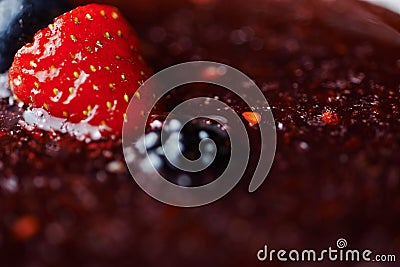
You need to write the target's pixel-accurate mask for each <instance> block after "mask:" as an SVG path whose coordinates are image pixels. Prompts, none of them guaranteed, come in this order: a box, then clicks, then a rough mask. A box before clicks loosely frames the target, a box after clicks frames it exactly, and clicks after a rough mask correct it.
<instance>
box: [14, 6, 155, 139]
mask: <svg viewBox="0 0 400 267" xmlns="http://www.w3.org/2000/svg"><path fill="white" fill-rule="evenodd" d="M138 45H139V43H138V40H137V38H136V36H135V33H134V31H133V29H132V28H131V27H130V25H129V23H128V22H127V21H126V20H125V19H124V18H123V17H122V15H121V14H120V12H119V11H118V10H117V9H116V8H114V7H111V6H106V5H98V4H91V5H87V6H82V7H78V8H76V9H74V10H72V11H70V12H67V13H65V14H63V15H61V16H60V17H58V18H56V19H55V20H54V24H51V25H49V27H48V28H46V29H43V30H41V31H39V32H38V33H36V35H35V36H34V42H33V43H32V44H28V45H26V46H25V47H23V48H22V49H21V50H20V51H19V52H18V53H17V55H16V56H15V59H14V63H13V65H12V67H11V69H10V72H9V78H10V84H11V87H12V89H13V92H14V94H15V96H16V97H17V98H18V99H19V100H20V101H22V102H24V103H25V104H29V106H30V107H33V108H43V109H45V110H47V112H48V113H49V114H50V115H52V116H53V117H58V118H65V120H66V121H67V122H69V123H80V122H85V123H86V122H87V123H89V124H90V125H92V126H99V127H101V129H102V131H103V132H104V131H108V132H109V133H110V134H112V135H117V136H118V135H120V134H121V130H122V124H123V121H124V119H126V115H125V112H126V109H127V106H128V102H129V100H130V99H131V97H134V94H135V91H136V90H137V88H138V87H139V85H140V84H141V83H142V82H143V81H144V80H145V79H146V78H147V77H148V75H149V73H150V72H149V70H148V68H147V66H146V64H145V63H144V62H143V60H142V57H141V56H140V54H139V52H138ZM136 96H137V97H140V96H139V95H136ZM104 129H107V130H104Z"/></svg>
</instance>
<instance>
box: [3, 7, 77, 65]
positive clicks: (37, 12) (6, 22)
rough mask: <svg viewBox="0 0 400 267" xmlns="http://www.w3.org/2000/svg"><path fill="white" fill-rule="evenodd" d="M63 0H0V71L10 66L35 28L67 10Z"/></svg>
mask: <svg viewBox="0 0 400 267" xmlns="http://www.w3.org/2000/svg"><path fill="white" fill-rule="evenodd" d="M69 9H70V4H69V3H68V2H67V1H64V0H57V1H54V0H0V72H1V73H3V72H5V71H6V70H7V69H8V68H9V67H10V65H11V63H12V61H13V58H14V55H15V54H16V52H17V51H18V49H19V48H21V47H22V46H23V45H25V44H26V43H28V42H31V41H32V38H33V35H34V34H35V32H37V31H38V30H40V29H42V28H44V27H46V26H47V25H48V24H50V23H52V21H53V19H54V18H55V17H57V16H58V15H60V14H62V13H64V12H66V11H68V10H69Z"/></svg>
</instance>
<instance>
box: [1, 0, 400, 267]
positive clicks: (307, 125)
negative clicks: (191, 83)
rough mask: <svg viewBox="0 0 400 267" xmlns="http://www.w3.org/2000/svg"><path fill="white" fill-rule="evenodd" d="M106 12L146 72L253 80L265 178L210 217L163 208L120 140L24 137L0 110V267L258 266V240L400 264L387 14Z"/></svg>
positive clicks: (229, 5) (195, 6) (334, 8)
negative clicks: (184, 67)
mask: <svg viewBox="0 0 400 267" xmlns="http://www.w3.org/2000/svg"><path fill="white" fill-rule="evenodd" d="M76 2H78V1H76ZM83 2H85V3H87V2H88V1H79V3H83ZM102 2H106V1H102ZM108 2H111V1H108ZM75 4H76V3H75ZM115 4H116V5H118V6H120V7H121V10H122V11H123V12H124V13H125V14H126V16H127V17H129V18H130V20H131V22H132V24H133V25H134V27H135V28H136V30H137V32H138V35H139V37H140V38H141V40H142V43H143V51H144V55H145V58H146V60H147V61H148V63H149V65H150V66H151V67H152V68H153V70H154V72H156V71H159V70H161V69H163V68H165V67H167V66H170V65H173V64H176V63H180V62H185V61H189V60H212V61H219V62H223V63H227V64H230V65H232V66H233V67H236V68H238V69H239V70H241V71H243V72H245V73H246V74H247V75H249V76H250V77H251V78H253V79H254V80H255V81H256V83H257V85H258V86H259V87H260V88H262V90H263V93H264V94H265V96H266V97H267V99H268V102H269V104H270V106H271V108H272V111H273V114H274V117H275V123H276V126H277V134H278V145H277V153H276V158H275V163H274V165H273V167H272V170H271V172H270V174H269V176H268V179H267V180H266V182H265V184H263V185H262V187H261V188H260V189H259V190H258V191H256V192H255V193H253V194H249V193H248V192H247V187H248V183H249V179H250V176H249V175H247V176H246V177H245V179H243V180H242V181H241V182H240V184H239V186H238V187H237V188H235V189H234V190H233V191H232V192H231V193H230V194H228V195H227V196H226V197H224V198H223V199H222V200H219V201H217V202H216V203H214V204H212V205H209V206H206V207H201V208H194V209H178V208H173V207H169V206H166V205H163V204H161V203H158V202H156V201H155V200H153V199H151V198H150V197H148V196H147V195H146V194H145V193H144V192H143V191H141V190H140V188H139V187H138V186H137V185H136V184H135V183H134V181H133V179H132V178H131V177H130V175H129V173H128V171H127V169H126V167H125V163H124V160H123V155H122V149H121V144H120V142H119V141H113V142H103V143H91V144H85V143H81V142H78V141H75V140H73V139H72V138H70V137H67V136H61V137H60V136H57V135H56V134H55V135H52V134H48V133H40V132H38V133H36V134H32V133H27V132H26V131H25V130H23V129H21V128H20V127H19V126H17V125H16V123H17V121H18V116H19V115H20V114H21V109H20V108H18V107H16V106H10V105H9V101H8V99H5V100H2V101H0V146H1V148H0V261H1V264H0V265H1V266H29V267H31V266H32V267H39V266H74V265H77V266H88V267H91V266H100V267H102V266H110V265H115V266H158V265H160V263H162V265H163V266H183V265H184V264H186V265H191V266H259V265H260V266H262V265H264V264H266V263H259V262H257V258H256V253H257V251H258V250H259V249H260V248H262V247H263V246H264V244H268V245H269V246H270V247H273V248H276V249H279V248H287V249H291V248H298V249H305V248H316V249H318V248H326V247H329V246H335V244H336V240H337V239H338V238H346V239H347V241H348V243H349V247H351V248H360V249H365V248H369V249H371V250H373V251H374V252H376V253H387V254H396V253H397V256H398V258H399V257H400V255H399V254H398V248H399V247H400V230H399V227H398V225H399V219H400V217H399V216H400V215H399V214H400V198H399V193H400V165H399V162H400V154H399V149H400V110H399V103H400V102H399V101H400V34H399V30H400V16H398V15H396V14H393V13H391V12H389V11H385V10H383V9H381V8H378V7H374V6H372V5H369V4H366V3H361V2H356V1H348V0H343V1H317V0H309V1H306V0H302V1H289V0H286V1H261V0H257V1H247V2H246V3H244V2H243V1H236V0H235V1H225V0H221V1H215V0H214V1H213V0H196V1H195V0H193V1H192V2H186V1H168V2H167V1H156V0H150V1H144V0H143V1H142V0H140V1H134V2H133V3H132V2H131V1H122V0H120V1H115ZM193 95H194V93H193V92H191V91H190V92H187V94H182V93H180V94H179V95H178V94H176V95H174V94H172V97H171V99H170V100H169V102H168V105H171V106H173V105H174V104H176V103H179V101H181V100H183V99H186V98H188V97H191V96H193ZM210 96H213V95H210ZM218 96H219V97H220V99H221V100H227V99H230V95H229V94H224V93H218ZM235 104H236V103H235V102H234V103H232V105H233V106H234V107H235V108H236V109H237V110H239V111H240V112H242V111H243V110H241V108H242V107H241V106H240V105H239V104H237V106H235ZM263 108H265V107H263V106H260V107H256V110H257V109H263ZM255 130H256V129H255V128H249V131H250V132H252V131H255ZM253 134H255V133H253ZM252 146H253V150H254V151H257V142H252ZM256 158H257V156H256V155H255V154H253V155H252V163H253V164H254V162H255V160H256ZM331 264H332V265H331V266H337V263H331ZM363 264H364V263H360V264H359V265H357V266H364V265H363ZM273 265H274V266H281V265H280V263H278V262H275V263H273ZM286 265H288V266H308V265H309V264H307V263H304V264H303V265H301V264H296V265H294V264H293V265H290V264H282V266H286ZM343 265H344V266H347V265H346V263H343ZM354 265H355V264H350V263H348V266H354ZM368 266H397V265H396V264H393V263H392V264H390V263H386V264H383V265H368Z"/></svg>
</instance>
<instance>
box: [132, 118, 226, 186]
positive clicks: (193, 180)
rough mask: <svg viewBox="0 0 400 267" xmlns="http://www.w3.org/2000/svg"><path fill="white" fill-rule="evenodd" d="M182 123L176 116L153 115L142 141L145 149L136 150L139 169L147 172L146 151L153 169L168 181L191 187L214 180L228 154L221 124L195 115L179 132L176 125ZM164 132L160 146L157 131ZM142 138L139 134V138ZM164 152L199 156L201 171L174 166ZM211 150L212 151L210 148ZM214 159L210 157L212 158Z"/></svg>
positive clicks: (192, 156)
mask: <svg viewBox="0 0 400 267" xmlns="http://www.w3.org/2000/svg"><path fill="white" fill-rule="evenodd" d="M180 127H182V123H181V121H180V120H178V119H172V120H170V121H168V122H165V121H164V118H163V117H153V118H152V119H151V122H150V124H149V127H148V131H147V134H146V139H145V142H140V141H139V142H138V144H145V146H146V148H145V150H144V149H143V148H142V149H141V148H139V149H137V150H136V153H138V155H136V156H137V157H135V158H136V159H137V160H138V161H139V162H137V163H138V166H140V168H142V170H140V171H142V172H147V171H148V170H147V169H146V168H147V167H148V165H147V164H146V162H148V161H147V159H146V156H145V152H146V151H147V153H148V155H149V159H150V161H151V162H152V164H153V166H154V167H155V168H156V169H157V171H158V172H159V173H160V174H161V175H162V176H163V177H164V178H165V179H167V180H168V181H170V182H172V183H175V184H177V185H181V186H187V187H193V186H201V185H205V184H208V183H210V182H212V181H213V180H215V179H217V178H218V177H219V176H220V175H221V174H222V173H223V172H224V170H225V169H226V167H227V165H228V163H229V160H230V155H231V147H230V142H229V136H228V134H227V132H226V130H224V126H223V125H221V124H220V123H218V122H217V121H214V120H211V119H207V118H196V119H194V120H191V121H190V122H188V123H187V124H185V125H184V126H183V128H182V130H181V131H180V132H179V130H178V128H180ZM162 129H164V131H165V133H166V141H165V142H164V147H162V145H161V131H162ZM142 138H143V137H142ZM176 139H178V140H179V145H178V146H175V145H174V144H175V143H174V142H173V141H174V140H176ZM202 141H205V142H203V144H202V145H203V146H204V150H203V154H201V153H200V150H199V145H200V143H201V142H202ZM211 142H214V144H215V148H216V154H215V158H214V157H213V155H214V154H213V153H212V148H211V147H212V146H210V144H211ZM163 149H164V151H168V153H170V154H169V155H170V156H171V157H172V158H173V157H175V156H176V155H177V154H178V152H179V151H181V152H182V154H183V156H184V157H185V158H186V159H188V160H192V161H194V160H197V159H199V158H200V157H201V159H202V161H203V163H204V167H206V166H208V167H206V168H205V169H204V170H202V171H199V172H188V171H184V170H181V169H180V168H177V167H175V166H174V165H173V164H172V163H171V162H170V161H169V160H168V159H167V157H166V155H165V153H164V151H163ZM214 151H215V150H214ZM213 158H214V160H212V159H213Z"/></svg>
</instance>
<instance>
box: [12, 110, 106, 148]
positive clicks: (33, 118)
mask: <svg viewBox="0 0 400 267" xmlns="http://www.w3.org/2000/svg"><path fill="white" fill-rule="evenodd" d="M94 111H95V109H94ZM23 118H24V120H21V121H20V122H19V124H20V125H21V126H23V127H24V128H25V129H27V130H29V131H33V130H35V129H36V128H39V129H41V130H45V131H57V132H60V133H62V134H70V135H71V136H74V137H76V138H77V139H78V140H80V141H86V142H90V141H96V140H100V139H101V137H102V134H101V132H104V131H109V130H110V129H109V128H108V127H107V126H102V125H100V126H93V125H90V124H88V121H90V117H89V118H88V119H86V120H84V121H81V122H79V123H71V122H68V121H67V120H66V119H61V118H57V117H53V116H51V115H50V114H49V113H48V112H47V111H46V110H44V109H42V108H33V109H28V110H26V111H25V112H24V113H23Z"/></svg>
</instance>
